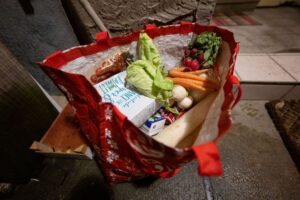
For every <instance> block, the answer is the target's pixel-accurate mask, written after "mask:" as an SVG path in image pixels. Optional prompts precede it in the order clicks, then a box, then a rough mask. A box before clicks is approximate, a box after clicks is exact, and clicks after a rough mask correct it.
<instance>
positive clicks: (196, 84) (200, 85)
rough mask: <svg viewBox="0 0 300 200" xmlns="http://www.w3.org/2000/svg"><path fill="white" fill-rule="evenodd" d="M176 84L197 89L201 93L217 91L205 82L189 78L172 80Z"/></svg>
mask: <svg viewBox="0 0 300 200" xmlns="http://www.w3.org/2000/svg"><path fill="white" fill-rule="evenodd" d="M169 79H171V80H172V81H173V83H174V84H177V85H181V86H183V87H185V88H189V89H195V90H200V91H213V90H215V88H214V87H212V86H211V85H208V84H207V83H205V82H203V81H197V80H191V79H187V78H170V77H169Z"/></svg>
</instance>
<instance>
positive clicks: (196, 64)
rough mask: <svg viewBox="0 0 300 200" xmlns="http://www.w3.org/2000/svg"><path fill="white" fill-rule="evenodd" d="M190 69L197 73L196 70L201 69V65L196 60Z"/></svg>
mask: <svg viewBox="0 0 300 200" xmlns="http://www.w3.org/2000/svg"><path fill="white" fill-rule="evenodd" d="M189 67H190V68H191V69H192V70H193V71H195V70H197V69H199V67H200V64H199V62H198V60H196V59H194V60H193V61H192V63H191V65H190V66H189Z"/></svg>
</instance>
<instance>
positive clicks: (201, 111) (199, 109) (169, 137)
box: [153, 92, 218, 147]
mask: <svg viewBox="0 0 300 200" xmlns="http://www.w3.org/2000/svg"><path fill="white" fill-rule="evenodd" d="M217 94H218V92H213V93H211V94H209V95H208V96H206V97H205V98H204V99H203V100H201V101H200V102H199V103H198V104H197V105H195V106H194V107H193V108H191V109H190V110H189V111H188V112H186V113H185V114H184V115H183V116H182V117H180V118H179V119H178V120H176V121H175V122H174V123H173V124H171V125H169V126H167V127H166V128H165V129H163V130H162V131H161V132H160V133H159V134H158V135H156V136H154V137H153V138H154V139H155V140H157V141H159V142H161V143H163V144H165V145H167V146H169V147H176V146H177V145H178V144H179V143H180V142H181V140H183V139H184V138H185V137H187V136H188V135H189V134H191V133H192V132H193V131H194V130H195V129H196V128H197V127H198V126H200V125H201V124H202V123H203V121H204V119H205V117H206V115H207V113H208V111H209V108H210V106H211V105H212V103H213V102H214V100H215V98H216V96H217Z"/></svg>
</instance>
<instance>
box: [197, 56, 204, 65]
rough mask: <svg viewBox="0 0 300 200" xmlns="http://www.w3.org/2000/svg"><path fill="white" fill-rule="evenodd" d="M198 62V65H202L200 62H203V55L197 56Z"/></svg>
mask: <svg viewBox="0 0 300 200" xmlns="http://www.w3.org/2000/svg"><path fill="white" fill-rule="evenodd" d="M198 61H199V62H200V63H202V62H203V61H204V55H203V54H199V56H198Z"/></svg>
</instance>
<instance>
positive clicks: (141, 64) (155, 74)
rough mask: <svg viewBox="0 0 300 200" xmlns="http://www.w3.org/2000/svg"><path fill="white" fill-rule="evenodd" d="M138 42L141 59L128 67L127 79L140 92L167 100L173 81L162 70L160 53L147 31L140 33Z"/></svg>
mask: <svg viewBox="0 0 300 200" xmlns="http://www.w3.org/2000/svg"><path fill="white" fill-rule="evenodd" d="M138 44H139V52H138V53H139V54H138V55H139V60H136V61H135V62H133V63H131V64H130V65H129V66H128V67H127V77H126V81H127V82H128V83H129V84H131V85H132V86H134V87H135V89H136V90H137V91H138V92H139V93H141V94H143V95H145V96H147V97H150V98H154V99H159V100H162V101H165V102H166V101H167V99H168V98H169V97H170V95H171V91H172V89H173V82H172V81H171V80H169V79H166V78H165V76H166V73H165V72H163V71H162V70H161V68H162V61H161V58H160V55H159V53H158V51H157V49H156V48H155V46H154V44H153V42H152V40H151V38H150V37H149V36H148V35H147V34H146V33H141V34H140V38H139V41H138Z"/></svg>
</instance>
